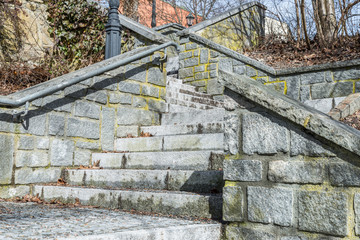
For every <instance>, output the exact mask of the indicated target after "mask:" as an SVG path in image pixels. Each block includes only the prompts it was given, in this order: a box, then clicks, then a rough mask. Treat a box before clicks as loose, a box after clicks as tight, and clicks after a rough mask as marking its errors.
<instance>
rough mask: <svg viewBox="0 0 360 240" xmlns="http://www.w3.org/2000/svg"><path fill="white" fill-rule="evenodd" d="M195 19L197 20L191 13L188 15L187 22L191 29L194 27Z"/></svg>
mask: <svg viewBox="0 0 360 240" xmlns="http://www.w3.org/2000/svg"><path fill="white" fill-rule="evenodd" d="M194 19H195V17H194V16H193V15H192V14H191V13H189V15H187V17H186V21H187V25H188V26H189V27H191V26H192V25H193V23H194Z"/></svg>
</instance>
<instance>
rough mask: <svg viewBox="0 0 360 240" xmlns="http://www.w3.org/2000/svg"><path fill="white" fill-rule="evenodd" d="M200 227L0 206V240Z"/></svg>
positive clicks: (94, 212)
mask: <svg viewBox="0 0 360 240" xmlns="http://www.w3.org/2000/svg"><path fill="white" fill-rule="evenodd" d="M201 225H204V224H203V223H202V222H198V221H189V220H183V219H172V218H164V217H153V216H143V215H133V214H129V213H124V212H120V211H112V210H106V209H92V208H59V207H54V206H52V205H50V206H49V205H41V204H36V203H12V202H0V239H61V238H64V239H73V238H77V237H78V238H80V239H90V238H91V239H94V238H93V237H91V236H94V235H98V236H100V235H102V236H103V238H96V239H115V238H114V236H115V235H116V234H120V233H125V232H127V234H129V232H134V231H135V232H137V233H139V232H142V231H146V230H147V229H148V230H150V231H154V229H156V228H163V229H171V228H173V227H176V228H178V227H182V226H184V227H190V228H191V227H194V226H195V227H198V226H201ZM208 225H209V224H207V226H208ZM210 225H211V224H210ZM130 235H134V234H130ZM111 236H113V237H111ZM121 239H123V238H121ZM124 239H125V238H124ZM126 239H141V237H140V236H138V237H136V238H133V236H132V238H126Z"/></svg>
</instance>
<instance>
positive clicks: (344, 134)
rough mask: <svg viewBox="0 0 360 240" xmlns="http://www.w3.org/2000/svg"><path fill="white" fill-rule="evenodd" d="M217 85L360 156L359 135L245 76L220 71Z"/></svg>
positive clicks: (328, 117) (353, 130) (351, 129)
mask: <svg viewBox="0 0 360 240" xmlns="http://www.w3.org/2000/svg"><path fill="white" fill-rule="evenodd" d="M219 81H220V83H221V84H223V85H224V86H225V87H226V88H228V89H230V90H232V91H234V92H236V93H238V94H240V95H241V96H243V97H245V98H246V99H249V100H251V101H253V102H255V103H257V104H259V105H261V106H263V107H264V108H266V109H269V110H271V111H272V112H274V113H276V114H278V115H280V116H282V117H284V118H286V119H288V120H290V121H291V122H293V123H295V124H296V125H300V126H301V127H303V128H305V129H307V130H309V131H310V132H312V133H314V135H315V137H316V136H319V137H320V138H323V139H326V140H328V141H330V142H332V143H334V144H336V145H338V146H341V147H342V148H344V149H346V150H348V151H350V152H353V153H355V154H356V155H359V156H360V131H358V130H356V129H354V128H351V127H349V126H347V125H345V124H343V123H341V122H338V121H336V120H334V119H332V118H331V117H330V116H328V115H326V114H324V113H322V112H320V111H317V110H315V109H314V108H311V107H308V106H306V105H305V104H303V103H301V102H298V101H296V100H294V99H292V98H289V97H287V96H285V95H283V94H281V93H278V92H276V91H275V90H274V89H271V88H269V87H266V86H265V85H263V84H261V83H259V82H256V81H254V80H253V79H251V78H249V77H247V76H245V75H236V74H233V73H228V72H224V71H222V70H219Z"/></svg>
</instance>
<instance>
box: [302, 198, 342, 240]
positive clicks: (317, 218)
mask: <svg viewBox="0 0 360 240" xmlns="http://www.w3.org/2000/svg"><path fill="white" fill-rule="evenodd" d="M348 198H349V197H348V196H347V194H345V193H341V192H333V193H330V192H306V191H303V192H301V193H300V194H299V197H298V199H299V229H300V230H304V231H310V232H319V233H326V234H331V235H335V236H346V235H348V230H349V229H348V207H349V206H348Z"/></svg>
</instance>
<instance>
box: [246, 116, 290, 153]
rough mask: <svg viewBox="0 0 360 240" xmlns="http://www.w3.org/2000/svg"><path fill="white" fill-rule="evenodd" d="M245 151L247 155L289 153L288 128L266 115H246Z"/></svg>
mask: <svg viewBox="0 0 360 240" xmlns="http://www.w3.org/2000/svg"><path fill="white" fill-rule="evenodd" d="M242 122H243V151H244V152H245V153H246V154H250V155H251V154H254V153H258V154H275V153H277V152H288V151H289V147H288V145H289V136H288V132H287V129H286V127H284V126H282V125H280V123H279V122H278V121H277V120H276V119H274V118H272V117H270V116H268V115H266V114H263V115H260V114H255V113H253V114H244V116H243V121H242Z"/></svg>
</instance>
